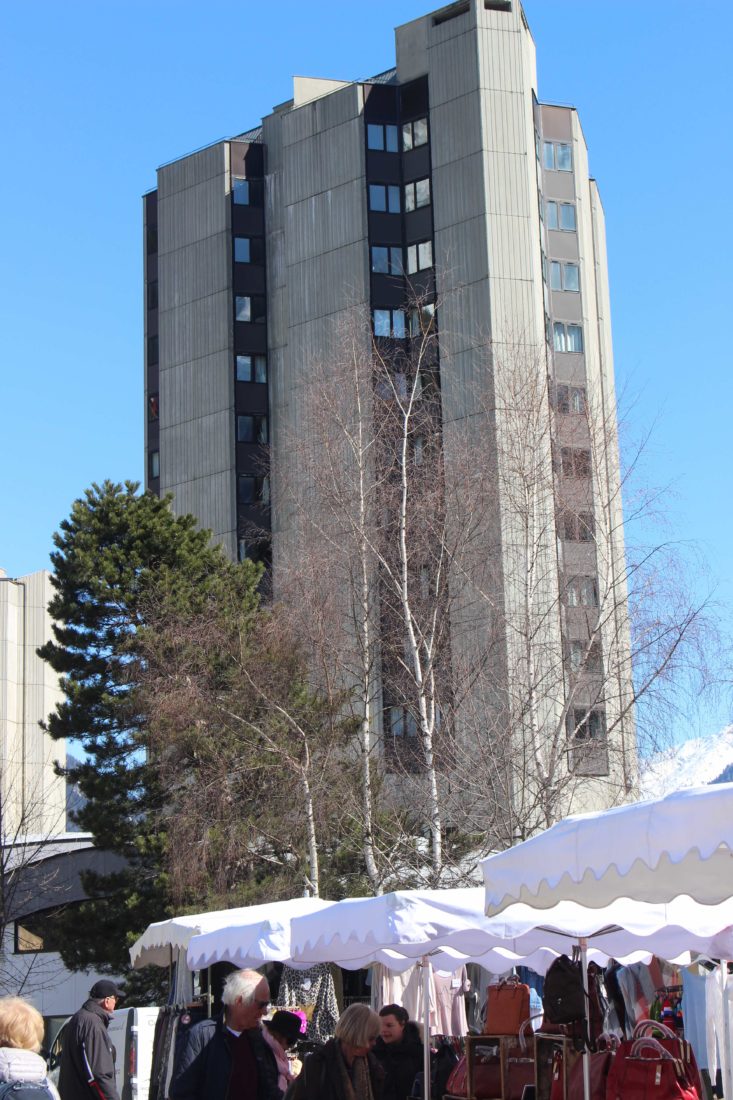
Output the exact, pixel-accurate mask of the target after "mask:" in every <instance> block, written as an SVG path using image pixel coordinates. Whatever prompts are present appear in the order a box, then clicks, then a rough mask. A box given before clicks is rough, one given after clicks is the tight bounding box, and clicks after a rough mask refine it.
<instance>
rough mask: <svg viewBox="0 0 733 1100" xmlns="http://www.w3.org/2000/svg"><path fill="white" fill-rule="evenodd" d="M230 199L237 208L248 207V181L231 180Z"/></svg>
mask: <svg viewBox="0 0 733 1100" xmlns="http://www.w3.org/2000/svg"><path fill="white" fill-rule="evenodd" d="M232 199H233V200H234V202H235V203H236V205H237V206H249V199H250V195H249V180H243V179H237V178H235V179H233V180H232Z"/></svg>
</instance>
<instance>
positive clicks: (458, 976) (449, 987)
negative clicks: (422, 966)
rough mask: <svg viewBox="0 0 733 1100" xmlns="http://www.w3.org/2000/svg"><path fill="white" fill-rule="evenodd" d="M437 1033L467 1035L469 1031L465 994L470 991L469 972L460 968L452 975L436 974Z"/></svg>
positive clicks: (463, 967)
mask: <svg viewBox="0 0 733 1100" xmlns="http://www.w3.org/2000/svg"><path fill="white" fill-rule="evenodd" d="M433 978H434V982H435V1015H436V1020H435V1029H436V1030H435V1032H434V1034H437V1035H465V1034H466V1032H467V1031H468V1020H467V1019H466V998H465V994H466V993H468V992H469V991H470V988H471V983H470V981H469V980H468V971H467V970H466V968H465V966H462V967H459V969H458V970H456V971H454V972H453V973H452V974H434V975H433Z"/></svg>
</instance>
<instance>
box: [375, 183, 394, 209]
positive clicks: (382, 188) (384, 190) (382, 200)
mask: <svg viewBox="0 0 733 1100" xmlns="http://www.w3.org/2000/svg"><path fill="white" fill-rule="evenodd" d="M369 209H370V210H374V211H376V212H377V213H383V214H399V212H400V189H399V187H397V186H396V184H389V183H370V184H369Z"/></svg>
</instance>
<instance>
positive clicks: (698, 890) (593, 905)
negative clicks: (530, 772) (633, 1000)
mask: <svg viewBox="0 0 733 1100" xmlns="http://www.w3.org/2000/svg"><path fill="white" fill-rule="evenodd" d="M482 871H483V875H484V881H485V884H486V912H487V914H488V915H489V916H490V917H491V918H492V919H494V920H501V921H503V922H504V925H505V928H506V929H507V931H509V932H510V933H511V934H515V935H519V936H521V937H526V936H528V935H532V934H541V935H545V934H548V935H549V934H550V933H551V932H553V931H560V930H562V931H563V932H565V933H571V934H572V935H573V936H575V935H577V938H578V940H579V942H580V944H581V947H582V948H583V958H584V975H585V983H586V985H585V988H586V992H587V988H588V987H587V970H586V966H585V962H586V954H585V949H586V946H587V942H588V936H587V935H586V934H584V933H583V932H582V930H581V929H582V927H585V928H587V929H590V928H592V927H594V926H595V928H596V935H597V936H598V939H597V940H596V941H595V942H607V941H606V933H605V932H604V931H603V927H602V926H603V925H604V924H605V921H606V920H607V919H608V915H609V912H610V911H612V912H613V919H614V922H615V925H616V928H617V929H619V930H620V931H621V932H622V933H623V932H633V931H634V930H635V931H636V932H637V933H638V932H639V931H640V929H639V928H638V927H637V928H636V929H634V927H633V926H634V921H636V920H637V919H638V914H639V913H640V912H643V910H644V907H646V906H651V907H652V908H654V907H659V906H661V907H662V910H663V912H664V914H665V916H666V918H667V920H668V923H667V924H666V925H663V926H660V927H658V928H656V929H652V930H650V931H649V933H648V935H647V936H646V937H645V939H646V942H647V944H648V945H649V948H650V949H651V950H653V951H654V952H655V953H657V954H660V955H662V956H664V957H665V958H673V957H674V944H675V943H677V944H680V943H681V941H682V940H683V939H684V938H685V936H686V937H687V939H686V949H687V950H688V951H695V952H699V953H701V954H703V955H707V956H709V957H711V958H713V959H719V960H723V962H722V965H721V967H720V985H721V1019H722V1023H723V1029H724V1035H723V1041H722V1043H721V1062H722V1068H723V1078H724V1094H725V1096H726V1097H731V1096H733V1047H732V1045H731V1021H730V1016H731V1008H730V999H729V996H728V990H727V988H726V985H727V971H728V968H727V965H726V963H725V960H727V959H730V958H731V957H732V954H731V948H732V947H733V944H732V943H731V925H733V908H732V906H731V901H732V899H733V784H717V785H713V786H710V787H701V788H694V789H689V790H685V791H678V792H675V793H674V794H671V795H667V796H666V797H665V798H661V799H656V800H649V801H645V802H637V803H633V804H631V805H627V806H619V807H615V808H614V809H611V810H605V811H601V812H598V813H591V814H581V815H577V816H575V817H570V818H566V819H565V820H564V821H561V822H558V823H557V824H556V825H553V826H552V827H551V828H550V829H548V830H546V831H545V832H544V833H541V834H539V835H538V836H536V837H533V838H531V839H530V840H527V841H525V842H524V843H522V844H518V845H516V846H515V847H514V848H511V849H508V850H507V851H505V852H501V853H499V854H497V855H495V856H491V857H489V858H488V859H486V860H484V861H483V864H482ZM568 905H576V906H577V907H578V912H582V911H584V912H585V916H584V917H583V918H582V919H583V921H585V924H584V925H577V924H576V925H575V927H571V926H570V925H569V923H568V920H567V919H566V910H565V907H567V906H568ZM640 907H641V908H640ZM716 925H717V929H716ZM616 934H617V933H616V932H614V933H613V935H616ZM706 937H709V942H708V944H707V946H705V945H704V941H705V939H706ZM588 1074H589V1059H588V1057H587V1056H586V1060H585V1085H586V1096H587V1095H588V1094H589V1084H588Z"/></svg>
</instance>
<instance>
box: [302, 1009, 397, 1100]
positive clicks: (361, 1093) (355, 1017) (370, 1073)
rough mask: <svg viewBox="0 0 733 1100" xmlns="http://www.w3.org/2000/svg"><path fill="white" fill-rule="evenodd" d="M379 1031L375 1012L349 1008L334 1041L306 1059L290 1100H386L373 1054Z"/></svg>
mask: <svg viewBox="0 0 733 1100" xmlns="http://www.w3.org/2000/svg"><path fill="white" fill-rule="evenodd" d="M379 1031H380V1020H379V1017H378V1016H377V1014H376V1012H372V1010H371V1008H369V1007H368V1006H367V1005H361V1004H354V1005H349V1007H348V1008H347V1009H346V1011H345V1012H344V1014H343V1015H342V1016H341V1019H340V1020H339V1022H338V1023H337V1024H336V1033H335V1035H334V1038H333V1039H329V1040H328V1042H327V1043H326V1044H325V1045H324V1046H322V1047H321V1048H320V1050H314V1051H313V1053H312V1054H309V1055H308V1057H307V1058H306V1060H305V1062H304V1063H303V1069H302V1070H301V1072H300V1076H299V1077H297V1078H296V1080H295V1081H294V1083H293V1084H292V1085H291V1086H290V1088H289V1089H288V1092H287V1100H383V1097H382V1083H383V1081H384V1071H383V1070H382V1067H381V1066H380V1064H379V1062H378V1061H377V1059H376V1058H375V1057H374V1055H373V1054H372V1053H371V1051H372V1047H373V1046H374V1044H375V1042H376V1041H377V1037H378V1035H379Z"/></svg>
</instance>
